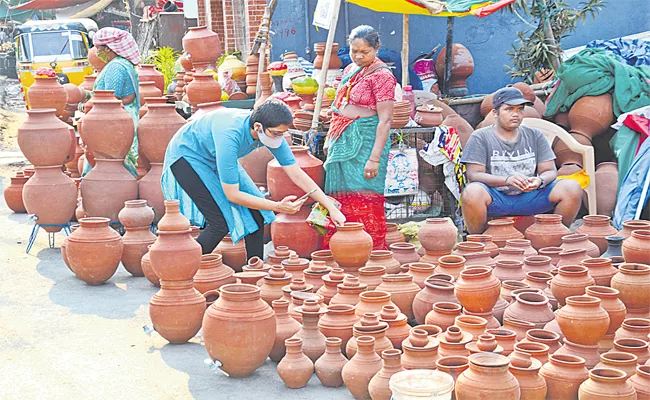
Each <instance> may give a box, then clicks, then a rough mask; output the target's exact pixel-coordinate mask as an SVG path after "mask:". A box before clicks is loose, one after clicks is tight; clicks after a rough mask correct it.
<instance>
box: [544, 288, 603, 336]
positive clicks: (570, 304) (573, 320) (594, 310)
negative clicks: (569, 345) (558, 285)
mask: <svg viewBox="0 0 650 400" xmlns="http://www.w3.org/2000/svg"><path fill="white" fill-rule="evenodd" d="M556 318H557V322H558V325H559V326H560V329H561V330H562V333H563V334H564V337H565V338H566V339H568V340H569V341H571V342H573V343H576V344H582V345H587V346H592V345H596V344H598V342H599V341H600V339H602V337H603V336H604V335H605V332H607V329H608V327H609V315H608V314H607V311H605V310H604V309H603V308H602V307H600V299H599V298H597V297H591V296H571V297H567V299H566V306H565V307H562V308H560V310H559V311H558V313H557V316H556Z"/></svg>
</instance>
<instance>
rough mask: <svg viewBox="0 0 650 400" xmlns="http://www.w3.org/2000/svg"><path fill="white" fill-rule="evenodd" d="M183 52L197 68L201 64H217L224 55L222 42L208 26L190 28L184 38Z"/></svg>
mask: <svg viewBox="0 0 650 400" xmlns="http://www.w3.org/2000/svg"><path fill="white" fill-rule="evenodd" d="M183 50H184V51H185V54H186V56H185V57H187V58H189V60H190V61H191V62H192V65H193V66H194V67H195V68H196V67H199V66H200V65H201V64H216V61H217V59H218V58H219V57H220V56H221V53H222V48H221V40H220V39H219V35H217V34H216V33H215V32H213V31H212V30H210V29H209V28H208V27H207V26H197V27H192V28H188V32H187V33H186V34H185V36H183ZM197 71H198V69H197Z"/></svg>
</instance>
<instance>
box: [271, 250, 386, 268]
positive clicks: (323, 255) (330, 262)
mask: <svg viewBox="0 0 650 400" xmlns="http://www.w3.org/2000/svg"><path fill="white" fill-rule="evenodd" d="M276 248H277V246H276ZM311 260H312V261H323V262H324V263H325V265H327V266H328V267H330V268H338V267H339V265H338V264H337V263H336V261H334V256H333V255H332V252H331V251H329V250H318V251H315V252H313V253H311ZM366 265H367V264H366ZM382 265H383V264H382Z"/></svg>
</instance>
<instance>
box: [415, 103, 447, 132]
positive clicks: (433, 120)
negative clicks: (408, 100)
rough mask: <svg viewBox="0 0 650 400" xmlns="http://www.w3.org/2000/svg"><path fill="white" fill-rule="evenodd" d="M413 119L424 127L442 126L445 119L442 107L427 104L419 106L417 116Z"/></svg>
mask: <svg viewBox="0 0 650 400" xmlns="http://www.w3.org/2000/svg"><path fill="white" fill-rule="evenodd" d="M413 120H414V121H415V122H417V123H418V125H420V126H422V127H435V126H440V125H441V124H442V121H443V120H444V117H443V115H442V108H440V107H432V108H429V106H427V105H424V106H420V107H417V108H416V112H415V118H414V119H413Z"/></svg>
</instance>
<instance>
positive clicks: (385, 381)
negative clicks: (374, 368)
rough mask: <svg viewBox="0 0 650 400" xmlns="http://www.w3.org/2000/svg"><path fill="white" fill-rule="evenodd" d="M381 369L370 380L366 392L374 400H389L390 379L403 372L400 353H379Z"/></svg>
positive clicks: (396, 351)
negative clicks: (381, 361)
mask: <svg viewBox="0 0 650 400" xmlns="http://www.w3.org/2000/svg"><path fill="white" fill-rule="evenodd" d="M381 358H382V360H383V363H382V368H381V369H380V370H379V372H377V374H376V375H375V376H374V377H373V378H372V379H371V380H370V384H369V385H368V392H369V393H370V397H371V398H373V399H375V400H390V399H391V397H392V394H393V392H392V391H391V390H390V388H389V381H390V378H391V377H392V376H393V375H395V374H396V373H398V372H401V371H404V368H403V367H402V352H401V351H400V350H397V349H391V350H384V351H382V352H381Z"/></svg>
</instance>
